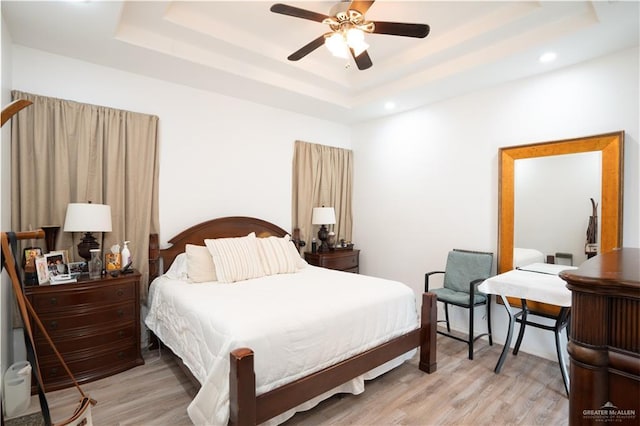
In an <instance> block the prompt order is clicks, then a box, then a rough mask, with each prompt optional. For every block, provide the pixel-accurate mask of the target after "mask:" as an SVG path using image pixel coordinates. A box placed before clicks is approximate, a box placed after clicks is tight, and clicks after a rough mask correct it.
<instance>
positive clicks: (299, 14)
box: [270, 3, 329, 22]
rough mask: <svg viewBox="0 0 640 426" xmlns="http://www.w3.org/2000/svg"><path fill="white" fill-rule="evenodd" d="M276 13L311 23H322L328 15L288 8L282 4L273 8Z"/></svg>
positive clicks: (277, 4)
mask: <svg viewBox="0 0 640 426" xmlns="http://www.w3.org/2000/svg"><path fill="white" fill-rule="evenodd" d="M270 10H271V11H272V12H274V13H280V14H282V15H289V16H293V17H295V18H302V19H308V20H310V21H316V22H322V21H324V20H325V19H326V18H328V17H329V16H328V15H323V14H322V13H317V12H312V11H310V10H305V9H300V8H298V7H293V6H288V5H286V4H282V3H276V4H274V5H273V6H271V9H270Z"/></svg>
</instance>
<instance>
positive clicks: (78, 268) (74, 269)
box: [67, 262, 86, 278]
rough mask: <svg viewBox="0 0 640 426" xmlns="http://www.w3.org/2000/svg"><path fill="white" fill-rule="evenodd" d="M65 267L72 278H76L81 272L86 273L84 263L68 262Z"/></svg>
mask: <svg viewBox="0 0 640 426" xmlns="http://www.w3.org/2000/svg"><path fill="white" fill-rule="evenodd" d="M67 267H68V269H69V275H71V276H72V277H76V278H77V277H78V276H80V275H81V274H82V273H83V272H86V262H69V263H68V264H67Z"/></svg>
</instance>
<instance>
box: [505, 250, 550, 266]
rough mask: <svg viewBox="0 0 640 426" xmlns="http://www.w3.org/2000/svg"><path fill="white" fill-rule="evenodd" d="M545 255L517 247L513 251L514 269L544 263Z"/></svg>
mask: <svg viewBox="0 0 640 426" xmlns="http://www.w3.org/2000/svg"><path fill="white" fill-rule="evenodd" d="M544 262H545V256H544V254H543V253H542V252H541V251H539V250H536V249H530V248H520V247H515V248H514V249H513V267H514V268H521V267H524V266H527V265H531V264H533V263H544Z"/></svg>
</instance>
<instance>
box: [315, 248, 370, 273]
mask: <svg viewBox="0 0 640 426" xmlns="http://www.w3.org/2000/svg"><path fill="white" fill-rule="evenodd" d="M359 258H360V250H353V249H340V250H329V251H325V252H322V253H320V252H318V253H311V252H308V251H307V252H305V253H304V260H306V261H307V262H308V263H309V264H310V265H313V266H320V267H322V268H327V269H335V270H338V271H345V272H353V273H356V274H357V273H358V270H359V267H360V265H359Z"/></svg>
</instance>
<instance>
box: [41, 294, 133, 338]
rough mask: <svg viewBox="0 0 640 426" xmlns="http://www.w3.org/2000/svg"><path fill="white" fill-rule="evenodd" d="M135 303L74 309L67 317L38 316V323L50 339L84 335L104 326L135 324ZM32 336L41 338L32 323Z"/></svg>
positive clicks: (54, 315) (53, 315) (55, 315)
mask: <svg viewBox="0 0 640 426" xmlns="http://www.w3.org/2000/svg"><path fill="white" fill-rule="evenodd" d="M135 320H136V306H135V303H133V302H131V303H127V304H121V305H112V306H108V307H106V308H101V309H84V310H78V309H74V310H73V311H71V312H68V313H67V315H64V316H63V315H57V314H52V313H50V314H44V315H40V321H41V322H42V324H43V325H44V328H45V329H46V330H47V333H49V335H50V336H51V337H58V336H64V335H67V336H68V335H75V334H84V333H86V332H90V331H91V330H94V329H95V328H96V327H97V326H100V325H104V324H114V323H117V322H121V323H129V324H132V323H135ZM32 327H33V329H34V336H35V337H36V338H40V337H43V336H42V332H41V331H40V328H39V327H37V326H36V324H35V323H32Z"/></svg>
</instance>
